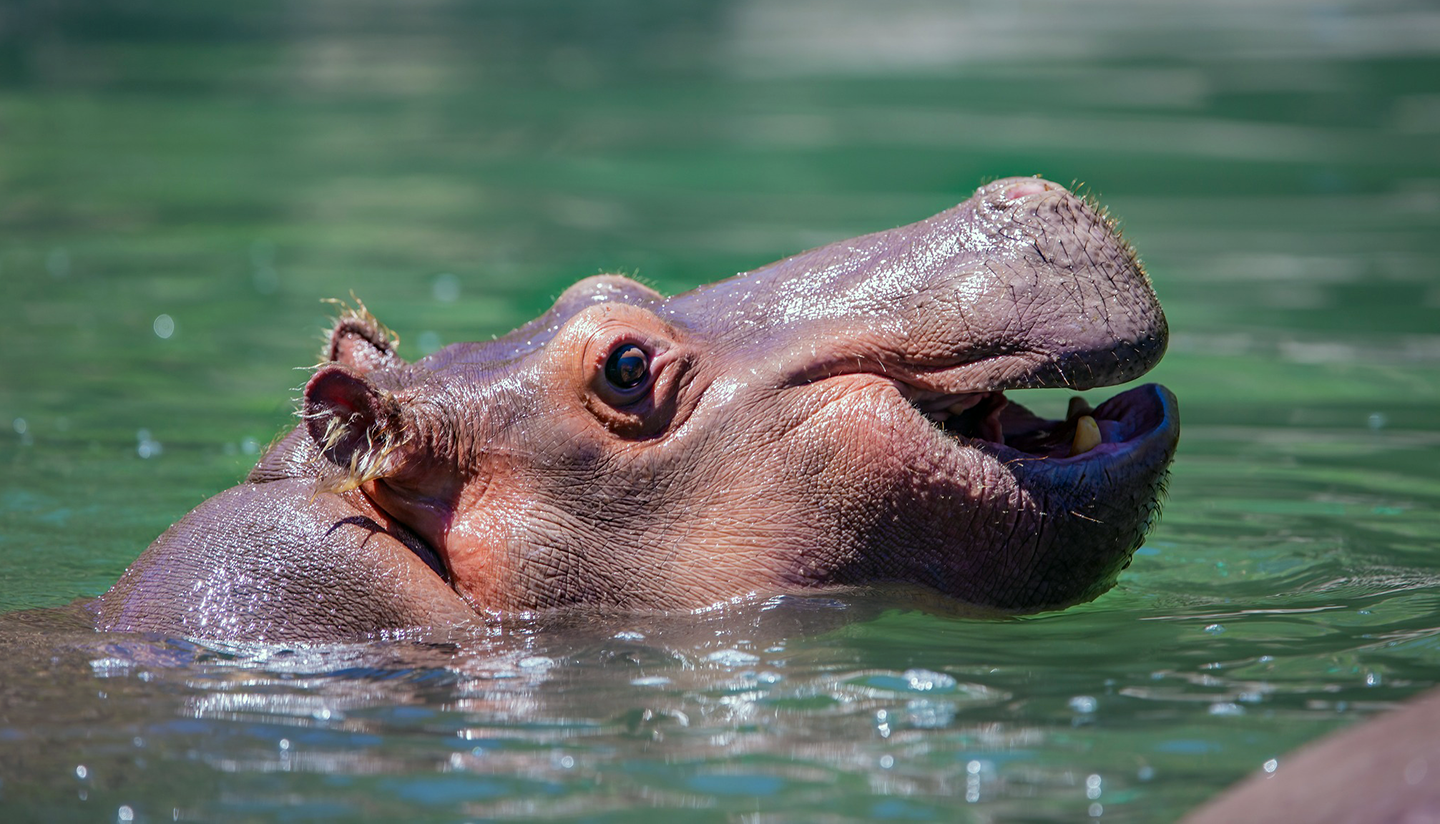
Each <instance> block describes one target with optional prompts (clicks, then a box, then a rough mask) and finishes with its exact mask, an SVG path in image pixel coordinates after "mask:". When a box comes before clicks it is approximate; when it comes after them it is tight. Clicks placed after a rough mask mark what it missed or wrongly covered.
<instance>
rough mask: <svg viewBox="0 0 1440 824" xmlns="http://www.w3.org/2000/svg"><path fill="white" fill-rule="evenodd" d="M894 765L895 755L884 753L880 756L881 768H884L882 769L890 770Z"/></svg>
mask: <svg viewBox="0 0 1440 824" xmlns="http://www.w3.org/2000/svg"><path fill="white" fill-rule="evenodd" d="M893 766H895V756H893V755H882V756H880V769H882V770H888V769H890V768H891V767H893Z"/></svg>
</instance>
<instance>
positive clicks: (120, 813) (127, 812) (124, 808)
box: [115, 804, 135, 821]
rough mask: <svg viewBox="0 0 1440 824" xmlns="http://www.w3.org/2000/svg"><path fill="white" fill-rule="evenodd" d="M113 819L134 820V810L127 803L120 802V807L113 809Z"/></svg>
mask: <svg viewBox="0 0 1440 824" xmlns="http://www.w3.org/2000/svg"><path fill="white" fill-rule="evenodd" d="M115 820H117V821H134V820H135V810H133V809H131V807H130V805H129V804H121V805H120V809H118V810H116V811H115Z"/></svg>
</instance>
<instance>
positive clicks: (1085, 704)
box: [1070, 695, 1099, 715]
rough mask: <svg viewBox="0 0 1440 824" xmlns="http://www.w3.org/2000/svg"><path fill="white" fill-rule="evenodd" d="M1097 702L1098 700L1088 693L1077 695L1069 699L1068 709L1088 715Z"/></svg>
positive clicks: (1093, 709)
mask: <svg viewBox="0 0 1440 824" xmlns="http://www.w3.org/2000/svg"><path fill="white" fill-rule="evenodd" d="M1098 704H1099V702H1098V701H1096V700H1095V698H1094V696H1090V695H1077V696H1075V697H1074V698H1071V699H1070V709H1072V710H1074V711H1075V712H1078V713H1081V714H1082V715H1089V714H1090V713H1092V712H1094V711H1095V707H1096V706H1098Z"/></svg>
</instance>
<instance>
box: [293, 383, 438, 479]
mask: <svg viewBox="0 0 1440 824" xmlns="http://www.w3.org/2000/svg"><path fill="white" fill-rule="evenodd" d="M303 404H304V406H303V407H302V409H301V412H300V416H301V417H302V418H303V419H304V420H305V426H306V428H307V429H308V430H309V432H310V437H311V439H312V440H314V442H315V445H316V447H317V448H318V449H319V451H320V455H321V456H323V457H324V458H325V459H326V460H328V461H329V462H330V463H332V464H334V465H335V466H336V467H337V468H339V470H340V471H339V472H338V473H336V472H326V473H323V474H322V478H321V481H320V483H319V485H318V486H317V490H316V491H317V492H349V491H350V490H352V489H355V488H356V487H358V486H360V485H361V484H363V483H365V482H367V481H372V480H375V479H376V478H382V477H385V476H386V475H388V474H391V473H392V472H394V471H395V469H396V466H395V459H394V454H395V452H396V450H398V449H400V447H402V446H404V445H405V443H406V442H407V441H409V440H410V437H411V431H410V430H411V427H408V426H406V425H405V418H406V415H405V408H404V406H403V405H402V404H401V403H400V401H399V400H398V399H396V397H395V396H394V395H393V394H392V393H390V392H388V391H386V390H384V389H380V388H379V387H377V386H375V385H374V384H373V383H371V382H370V381H369V380H367V379H366V378H365V377H364V376H363V375H360V374H357V373H356V372H355V371H354V370H353V369H352V368H350V367H346V366H341V365H339V364H327V365H324V366H321V367H320V369H319V370H318V371H316V373H315V374H314V375H313V376H311V378H310V380H309V382H308V383H306V384H305V398H304V401H303Z"/></svg>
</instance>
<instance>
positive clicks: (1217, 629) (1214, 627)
mask: <svg viewBox="0 0 1440 824" xmlns="http://www.w3.org/2000/svg"><path fill="white" fill-rule="evenodd" d="M1205 631H1206V632H1208V633H1210V634H1211V635H1219V634H1220V633H1222V632H1224V631H1225V627H1224V625H1222V624H1211V625H1210V626H1208V627H1206V628H1205Z"/></svg>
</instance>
